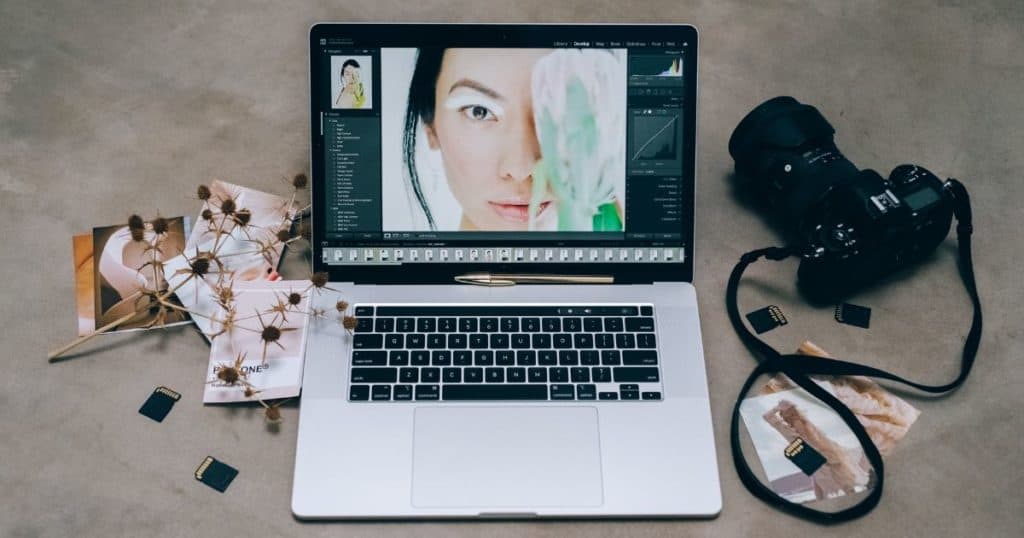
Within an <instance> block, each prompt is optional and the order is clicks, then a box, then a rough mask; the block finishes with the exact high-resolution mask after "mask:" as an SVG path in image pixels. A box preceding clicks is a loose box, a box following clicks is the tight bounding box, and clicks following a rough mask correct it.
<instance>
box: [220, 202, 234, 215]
mask: <svg viewBox="0 0 1024 538" xmlns="http://www.w3.org/2000/svg"><path fill="white" fill-rule="evenodd" d="M236 209H238V205H237V204H235V199H234V198H225V199H224V200H223V201H222V202H221V203H220V212H221V213H224V214H225V215H230V214H232V213H234V212H235V210H236Z"/></svg>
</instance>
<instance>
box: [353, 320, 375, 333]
mask: <svg viewBox="0 0 1024 538" xmlns="http://www.w3.org/2000/svg"><path fill="white" fill-rule="evenodd" d="M356 332H357V333H368V332H373V318H358V319H357V320H356Z"/></svg>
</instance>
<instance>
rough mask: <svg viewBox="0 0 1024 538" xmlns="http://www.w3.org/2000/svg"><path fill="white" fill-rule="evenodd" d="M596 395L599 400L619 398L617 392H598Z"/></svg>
mask: <svg viewBox="0 0 1024 538" xmlns="http://www.w3.org/2000/svg"><path fill="white" fill-rule="evenodd" d="M597 397H598V399H600V400H618V399H619V393H618V392H599V393H597Z"/></svg>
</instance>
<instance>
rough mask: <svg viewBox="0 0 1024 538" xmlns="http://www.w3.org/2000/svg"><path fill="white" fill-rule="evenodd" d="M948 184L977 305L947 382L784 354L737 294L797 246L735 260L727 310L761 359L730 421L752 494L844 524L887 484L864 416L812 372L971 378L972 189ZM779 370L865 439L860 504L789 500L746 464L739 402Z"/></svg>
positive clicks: (965, 276)
mask: <svg viewBox="0 0 1024 538" xmlns="http://www.w3.org/2000/svg"><path fill="white" fill-rule="evenodd" d="M946 187H947V189H948V192H949V194H950V196H951V197H952V199H953V207H954V209H953V211H954V215H955V216H956V219H957V228H956V231H957V241H958V245H959V269H960V278H961V279H962V280H963V283H964V287H965V288H966V289H967V294H968V295H969V296H970V298H971V302H972V303H973V305H974V319H973V321H972V322H971V329H970V331H969V332H968V334H967V338H966V340H965V342H964V348H963V354H962V356H961V362H960V374H959V375H958V376H957V377H956V379H954V380H953V381H951V382H949V383H946V384H944V385H926V384H923V383H916V382H913V381H910V380H907V379H905V378H903V377H900V376H898V375H895V374H892V373H889V372H886V371H885V370H880V369H878V368H872V367H870V366H865V365H862V364H856V363H852V362H846V361H842V360H837V359H826V358H818V357H813V358H812V357H807V356H804V355H795V354H788V355H783V354H780V353H779V352H778V351H776V350H775V349H774V348H772V347H771V346H769V345H768V344H767V343H765V342H764V341H763V340H761V339H760V338H758V337H757V336H755V335H754V334H753V333H752V332H750V330H748V329H747V327H746V325H744V323H743V318H742V317H741V316H740V312H739V307H738V305H737V301H736V293H737V289H738V288H739V282H740V279H741V278H742V276H743V272H744V271H745V270H746V269H747V267H748V266H749V265H750V264H751V263H754V262H755V261H757V260H759V259H760V258H762V257H764V258H768V259H769V260H783V259H786V258H788V257H790V256H792V255H794V254H796V251H795V250H794V249H791V248H783V247H769V248H764V249H759V250H755V251H752V252H748V253H746V254H744V255H743V256H742V257H741V258H740V261H739V263H737V264H736V267H734V268H733V270H732V274H730V275H729V282H728V285H727V286H726V290H725V302H726V309H727V311H728V314H729V320H730V321H731V322H732V325H733V328H734V329H735V330H736V334H738V335H739V337H740V339H741V340H742V341H743V343H744V344H745V345H746V347H747V349H749V350H750V352H751V353H753V354H754V357H755V358H756V359H757V360H758V364H757V367H756V368H754V371H753V372H751V373H750V376H749V377H747V380H746V382H744V384H743V388H742V389H741V390H740V394H739V396H738V397H737V399H736V403H735V405H734V406H733V410H732V420H731V425H730V444H731V445H732V457H733V462H734V464H735V466H736V472H737V473H738V474H739V477H740V480H741V481H742V482H743V485H744V486H746V487H747V489H748V490H749V491H750V492H751V493H753V494H754V495H755V496H757V497H758V498H760V499H761V500H763V501H765V502H767V503H769V504H771V505H773V506H776V507H778V508H780V509H782V510H784V511H786V512H789V513H791V514H793V515H796V516H799V517H803V518H805V519H808V520H811V521H816V522H819V523H839V522H842V521H849V520H851V519H856V518H858V517H860V516H863V515H864V514H867V513H868V512H870V511H871V510H872V509H873V508H874V507H875V506H876V505H877V504H878V501H879V500H880V499H881V498H882V486H883V483H884V481H885V466H884V463H883V461H882V456H881V454H880V453H879V452H878V447H876V446H875V444H874V442H873V441H872V440H871V437H870V436H869V435H868V433H867V430H865V429H864V426H863V425H861V423H860V421H859V420H857V417H856V416H855V415H854V414H853V412H852V411H850V409H849V408H848V407H846V405H844V404H843V403H842V402H841V401H839V400H838V399H837V398H836V397H835V396H833V395H832V394H830V393H829V392H828V391H826V390H825V389H823V388H821V387H820V386H819V385H818V384H817V383H815V382H814V381H812V380H811V379H810V377H808V376H809V375H814V374H818V375H859V376H865V377H874V378H879V379H886V380H889V381H895V382H897V383H902V384H904V385H907V386H910V387H913V388H915V389H918V390H921V391H924V392H929V393H933V394H940V393H944V392H949V391H951V390H954V389H956V388H957V387H959V386H960V385H962V384H963V382H964V381H966V380H967V377H968V375H970V372H971V367H972V366H973V365H974V357H975V355H976V354H977V352H978V344H979V343H980V341H981V326H982V316H981V300H980V299H979V298H978V291H977V286H976V285H975V282H974V266H973V262H972V260H971V233H972V232H973V228H972V225H971V206H970V200H969V197H968V195H967V190H966V189H965V188H964V186H963V185H962V184H960V182H959V181H957V180H955V179H950V180H949V181H948V182H947V183H946ZM779 372H781V373H783V374H785V375H786V376H787V377H789V378H790V379H791V380H792V381H793V382H794V383H796V384H797V385H799V386H800V387H801V388H803V389H804V390H806V391H807V392H809V393H810V394H811V395H813V396H814V397H816V398H818V399H819V400H820V401H821V402H822V403H824V404H825V405H827V406H829V407H830V408H832V409H833V410H834V411H835V412H836V413H837V414H838V415H839V417H840V418H842V420H843V422H845V423H846V425H847V426H849V427H850V430H851V431H853V433H854V435H855V436H856V437H857V439H858V441H860V444H861V447H862V448H863V449H864V455H865V456H866V457H867V459H868V462H870V463H871V466H872V467H873V468H874V473H875V482H874V484H873V485H870V487H871V490H870V492H869V493H868V495H867V496H866V497H864V498H863V499H861V500H860V502H858V503H857V504H855V505H853V506H851V507H849V508H846V509H843V510H840V511H836V512H826V511H822V510H816V509H813V508H810V507H808V506H805V505H802V504H798V503H794V502H791V501H788V500H786V499H785V498H783V497H781V496H780V495H778V494H776V493H775V492H774V491H772V490H771V489H770V488H769V487H767V486H766V485H764V484H763V483H762V482H761V481H760V480H758V478H757V476H756V475H755V474H754V472H753V471H752V470H751V468H750V466H749V465H747V458H746V456H745V454H744V452H743V447H742V446H741V445H740V436H739V419H740V404H741V402H742V401H743V399H744V397H746V395H747V393H748V392H750V389H751V388H752V387H753V385H754V382H755V381H757V379H758V378H759V377H760V376H762V375H765V374H772V373H779Z"/></svg>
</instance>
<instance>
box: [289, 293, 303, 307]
mask: <svg viewBox="0 0 1024 538" xmlns="http://www.w3.org/2000/svg"><path fill="white" fill-rule="evenodd" d="M301 302H302V294H301V293H298V292H295V291H293V292H291V293H289V294H288V304H290V305H292V306H298V304H299V303H301Z"/></svg>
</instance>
